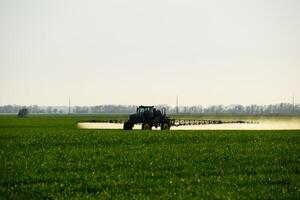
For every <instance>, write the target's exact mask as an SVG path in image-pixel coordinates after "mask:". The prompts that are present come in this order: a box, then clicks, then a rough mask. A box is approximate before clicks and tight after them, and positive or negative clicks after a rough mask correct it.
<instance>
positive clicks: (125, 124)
mask: <svg viewBox="0 0 300 200" xmlns="http://www.w3.org/2000/svg"><path fill="white" fill-rule="evenodd" d="M132 128H133V125H132V124H131V123H130V122H125V123H124V126H123V130H132Z"/></svg>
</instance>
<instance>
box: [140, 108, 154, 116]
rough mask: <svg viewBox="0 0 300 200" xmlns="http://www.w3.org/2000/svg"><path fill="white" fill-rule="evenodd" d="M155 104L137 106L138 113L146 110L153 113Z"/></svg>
mask: <svg viewBox="0 0 300 200" xmlns="http://www.w3.org/2000/svg"><path fill="white" fill-rule="evenodd" d="M153 109H154V106H139V107H137V108H136V113H137V114H138V115H141V114H143V113H145V112H148V113H153Z"/></svg>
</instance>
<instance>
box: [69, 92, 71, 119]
mask: <svg viewBox="0 0 300 200" xmlns="http://www.w3.org/2000/svg"><path fill="white" fill-rule="evenodd" d="M70 114H71V97H70V96H69V115H70Z"/></svg>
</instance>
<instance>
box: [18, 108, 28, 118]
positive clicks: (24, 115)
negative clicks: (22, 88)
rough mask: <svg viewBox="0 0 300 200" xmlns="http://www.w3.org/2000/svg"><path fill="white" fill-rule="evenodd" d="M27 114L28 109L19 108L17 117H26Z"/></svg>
mask: <svg viewBox="0 0 300 200" xmlns="http://www.w3.org/2000/svg"><path fill="white" fill-rule="evenodd" d="M28 114H29V110H28V109H27V108H22V109H21V110H19V113H18V117H27V116H28Z"/></svg>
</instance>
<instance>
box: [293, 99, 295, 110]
mask: <svg viewBox="0 0 300 200" xmlns="http://www.w3.org/2000/svg"><path fill="white" fill-rule="evenodd" d="M294 113H295V98H294V95H293V114H294Z"/></svg>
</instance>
